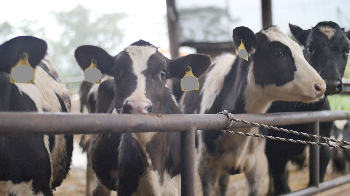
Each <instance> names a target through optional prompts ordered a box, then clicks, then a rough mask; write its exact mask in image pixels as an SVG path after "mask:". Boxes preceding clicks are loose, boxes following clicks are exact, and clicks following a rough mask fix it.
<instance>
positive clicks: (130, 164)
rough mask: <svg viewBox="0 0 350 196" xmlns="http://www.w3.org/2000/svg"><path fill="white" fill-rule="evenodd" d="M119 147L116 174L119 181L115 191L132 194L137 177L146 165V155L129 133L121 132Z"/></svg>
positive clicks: (134, 190)
mask: <svg viewBox="0 0 350 196" xmlns="http://www.w3.org/2000/svg"><path fill="white" fill-rule="evenodd" d="M119 149H120V154H119V164H118V167H119V173H118V176H119V182H120V183H119V186H118V189H117V192H118V194H120V195H132V193H134V192H136V191H137V187H138V185H139V178H140V177H141V176H142V174H143V173H144V172H145V170H146V168H147V167H148V163H147V157H146V155H145V154H144V153H143V150H142V148H141V146H140V144H139V143H138V142H137V141H136V139H135V138H134V137H133V136H132V135H131V134H129V133H125V134H123V136H122V142H121V145H120V146H119Z"/></svg>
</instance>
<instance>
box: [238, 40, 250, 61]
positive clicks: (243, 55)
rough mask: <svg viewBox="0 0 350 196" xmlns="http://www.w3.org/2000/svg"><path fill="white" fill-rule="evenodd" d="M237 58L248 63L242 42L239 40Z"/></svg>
mask: <svg viewBox="0 0 350 196" xmlns="http://www.w3.org/2000/svg"><path fill="white" fill-rule="evenodd" d="M238 56H239V57H241V58H242V59H244V60H246V61H248V52H247V50H246V49H245V47H244V44H243V41H242V40H241V45H239V46H238Z"/></svg>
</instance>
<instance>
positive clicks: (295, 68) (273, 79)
mask: <svg viewBox="0 0 350 196" xmlns="http://www.w3.org/2000/svg"><path fill="white" fill-rule="evenodd" d="M233 41H234V43H235V45H236V46H238V45H239V44H240V43H241V41H242V42H243V44H244V45H245V48H246V49H247V52H248V54H249V55H250V57H249V58H250V59H252V62H251V63H250V65H251V67H250V70H249V74H248V84H251V85H250V86H255V87H254V88H253V90H252V92H253V91H254V92H256V91H257V90H258V89H260V92H261V93H263V94H265V95H267V97H266V98H267V99H269V100H272V101H276V100H280V101H301V102H305V103H308V102H312V101H317V100H319V99H320V98H321V97H322V96H323V94H324V92H325V90H326V84H325V82H324V81H323V80H322V78H321V77H320V76H319V75H318V74H317V72H316V71H315V69H313V68H312V67H311V66H310V64H309V63H308V62H307V61H306V60H305V58H304V57H303V54H302V50H301V48H300V46H299V45H298V44H297V43H296V42H294V41H293V40H291V39H290V38H288V36H286V35H285V34H283V33H282V32H281V31H280V30H279V28H278V27H276V26H269V27H266V28H264V29H263V30H261V31H260V32H258V33H256V34H254V33H253V32H252V31H251V30H250V29H249V28H247V27H237V28H235V29H234V30H233ZM261 93H260V94H261ZM250 101H251V100H250Z"/></svg>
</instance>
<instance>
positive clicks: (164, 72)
mask: <svg viewBox="0 0 350 196" xmlns="http://www.w3.org/2000/svg"><path fill="white" fill-rule="evenodd" d="M75 58H76V60H77V62H78V64H79V66H80V67H81V68H82V69H83V70H85V69H86V68H88V67H89V66H90V63H91V61H92V60H94V61H96V62H97V68H98V69H99V70H100V71H101V72H102V73H103V74H108V75H109V76H112V77H114V80H113V82H110V80H107V81H105V82H102V83H101V84H100V85H99V87H98V93H97V100H96V110H97V111H101V112H102V111H103V112H106V113H107V112H109V113H111V112H112V111H113V112H114V113H120V114H179V113H180V109H179V108H178V105H177V103H176V101H175V98H174V96H173V95H172V93H171V92H170V90H169V89H168V87H167V86H166V85H165V82H166V79H167V78H172V77H177V78H182V77H183V76H184V75H185V72H186V69H187V67H188V66H191V68H192V71H193V74H194V75H195V76H196V77H199V76H200V75H202V73H203V72H204V71H206V69H207V68H208V67H209V65H210V63H211V60H210V58H209V57H208V56H206V55H200V54H192V55H188V56H185V57H180V58H177V59H174V60H169V59H167V58H166V57H164V56H163V55H162V54H161V53H160V52H159V51H158V49H157V48H156V47H155V46H153V45H151V44H150V43H148V42H145V41H143V40H140V41H137V42H135V43H133V44H131V45H130V46H128V47H127V48H125V50H123V51H122V52H120V53H119V54H118V55H117V56H115V57H112V56H110V55H109V54H108V53H107V52H105V51H104V50H103V49H101V48H99V47H96V46H81V47H78V48H77V49H76V51H75ZM111 88H112V89H114V90H110V89H111ZM108 89H109V90H108ZM110 92H113V94H110ZM108 100H113V101H112V102H109V101H108ZM89 145H90V149H89V157H90V159H91V163H92V168H93V170H94V172H95V173H96V176H97V178H98V180H99V181H100V183H102V184H103V185H104V186H106V187H107V188H108V189H110V190H116V191H117V192H118V195H119V196H128V195H180V133H178V132H158V133H155V132H148V133H123V134H122V133H113V134H98V135H93V136H92V137H91V138H90V144H89ZM94 194H95V195H97V194H99V193H98V191H97V190H96V191H95V193H94Z"/></svg>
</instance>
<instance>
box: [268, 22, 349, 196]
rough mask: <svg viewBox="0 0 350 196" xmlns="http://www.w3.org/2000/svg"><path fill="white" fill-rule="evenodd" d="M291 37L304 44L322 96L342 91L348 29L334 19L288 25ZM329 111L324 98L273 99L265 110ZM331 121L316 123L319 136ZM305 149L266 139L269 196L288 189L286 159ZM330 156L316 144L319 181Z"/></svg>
mask: <svg viewBox="0 0 350 196" xmlns="http://www.w3.org/2000/svg"><path fill="white" fill-rule="evenodd" d="M289 27H290V30H291V32H292V34H293V36H294V37H295V38H296V39H297V40H298V42H299V43H300V44H301V45H302V46H304V57H305V58H306V60H307V61H308V62H309V63H310V64H311V65H312V66H313V67H314V68H315V69H316V71H317V72H318V73H319V74H320V76H321V77H322V78H323V79H324V80H325V81H326V84H327V90H326V93H325V94H326V95H330V94H338V93H340V92H341V91H342V80H341V79H342V77H343V75H344V70H345V66H346V63H347V59H348V55H349V47H350V44H349V43H350V42H349V39H348V36H349V35H350V34H349V32H348V33H345V32H344V30H343V29H341V28H340V27H339V26H338V25H337V24H336V23H334V22H320V23H318V24H317V25H316V26H315V27H313V28H312V29H308V30H303V29H301V28H300V27H298V26H295V25H291V24H290V25H289ZM320 110H330V107H329V103H328V99H327V97H325V98H324V99H322V100H321V101H319V102H317V103H311V104H304V103H300V102H289V103H288V102H274V103H273V104H272V106H271V108H270V109H269V111H268V112H269V113H272V112H300V111H320ZM332 124H333V122H326V123H320V129H319V130H320V135H322V136H325V137H329V136H330V131H331V127H332ZM283 128H286V129H291V130H297V131H301V132H305V133H309V129H308V124H300V125H290V126H283ZM269 135H272V136H278V137H285V138H292V139H299V140H304V139H307V138H305V137H302V136H297V135H292V134H288V133H283V132H277V131H273V130H269ZM304 149H305V145H303V144H292V143H285V142H278V141H272V140H267V142H266V156H267V159H268V162H269V175H270V188H269V194H270V195H279V194H283V193H288V192H290V188H289V186H288V180H287V173H286V171H285V167H286V164H287V161H288V160H292V159H295V157H296V156H297V155H300V154H301V153H302V152H303V151H304ZM329 159H330V149H329V147H324V146H321V147H320V181H321V182H322V181H323V178H324V175H325V172H326V169H327V165H328V162H329Z"/></svg>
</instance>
